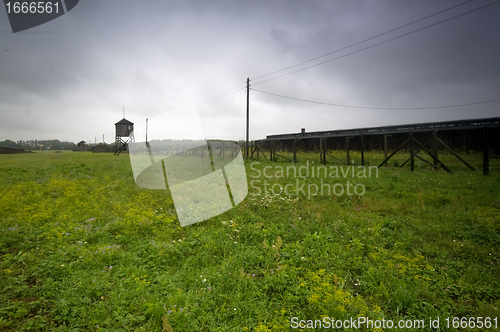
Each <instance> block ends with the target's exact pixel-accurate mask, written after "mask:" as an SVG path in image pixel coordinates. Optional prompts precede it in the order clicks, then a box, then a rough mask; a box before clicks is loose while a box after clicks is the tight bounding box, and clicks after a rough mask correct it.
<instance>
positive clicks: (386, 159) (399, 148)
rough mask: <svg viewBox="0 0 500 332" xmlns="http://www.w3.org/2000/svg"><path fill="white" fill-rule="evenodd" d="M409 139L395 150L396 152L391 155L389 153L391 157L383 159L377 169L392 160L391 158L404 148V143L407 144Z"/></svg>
mask: <svg viewBox="0 0 500 332" xmlns="http://www.w3.org/2000/svg"><path fill="white" fill-rule="evenodd" d="M409 140H410V139H409V138H408V139H407V140H406V141H404V143H403V144H401V145H400V146H399V147H398V148H397V149H396V151H394V152H393V153H391V155H390V156H389V157H387V158H385V159H384V161H383V162H382V163H381V164H380V165H379V166H378V167H379V168H380V167H382V165H383V164H385V163H386V162H387V161H388V160H389V159H391V158H392V156H394V155H395V154H396V153H397V152H398V151H399V150H401V149H402V148H404V146H405V145H406V143H408V141H409Z"/></svg>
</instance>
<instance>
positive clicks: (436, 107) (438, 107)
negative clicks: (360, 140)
mask: <svg viewBox="0 0 500 332" xmlns="http://www.w3.org/2000/svg"><path fill="white" fill-rule="evenodd" d="M252 90H253V91H257V92H260V93H265V94H268V95H272V96H276V97H281V98H286V99H292V100H298V101H302V102H306V103H312V104H321V105H328V106H337V107H347V108H361V109H373V110H431V109H440V108H456V107H464V106H473V105H480V104H488V103H494V102H498V101H500V98H498V99H491V100H484V101H478V102H473V103H466V104H458V105H445V106H421V107H372V106H355V105H343V104H335V103H326V102H320V101H313V100H306V99H300V98H294V97H289V96H283V95H279V94H277V93H272V92H266V91H262V90H257V89H252Z"/></svg>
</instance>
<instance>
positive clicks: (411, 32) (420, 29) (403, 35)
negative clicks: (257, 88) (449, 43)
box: [253, 1, 500, 85]
mask: <svg viewBox="0 0 500 332" xmlns="http://www.w3.org/2000/svg"><path fill="white" fill-rule="evenodd" d="M499 3H500V1H494V2H492V3H489V4H486V5H483V6H481V7H477V8H474V9H471V10H469V11H466V12H463V13H461V14H457V15H455V16H452V17H449V18H446V19H443V20H441V21H439V22H436V23H432V24H429V25H427V26H424V27H421V28H418V29H416V30H413V31H410V32H407V33H404V34H402V35H399V36H396V37H392V38H389V39H387V40H384V41H381V42H378V43H375V44H373V45H370V46H366V47H363V48H361V49H358V50H356V51H352V52H349V53H346V54H343V55H341V56H338V57H336V58H332V59H328V60H325V61H322V62H319V63H316V64H313V65H310V66H307V67H304V68H301V69H297V70H294V71H292V72H289V73H286V74H282V75H279V76H275V77H271V78H269V79H266V80H263V81H260V82H256V83H253V85H257V84H261V83H264V82H268V81H271V80H275V79H277V78H281V77H283V76H287V75H291V74H294V73H297V72H300V71H303V70H306V69H309V68H313V67H317V66H320V65H322V64H325V63H328V62H331V61H334V60H338V59H341V58H344V57H346V56H349V55H352V54H355V53H359V52H362V51H365V50H367V49H370V48H373V47H375V46H379V45H382V44H385V43H388V42H391V41H393V40H396V39H399V38H403V37H406V36H408V35H411V34H414V33H416V32H419V31H422V30H425V29H428V28H431V27H434V26H436V25H439V24H442V23H445V22H448V21H451V20H454V19H456V18H459V17H462V16H465V15H468V14H470V13H473V12H476V11H479V10H482V9H484V8H487V7H490V6H494V5H497V4H499ZM424 19H425V18H424ZM421 20H422V19H421ZM409 24H412V23H408V25H409ZM395 30H397V29H395ZM384 34H385V33H384ZM373 38H375V37H373ZM373 38H369V39H367V40H370V39H373ZM362 42H364V41H362ZM362 42H359V43H356V44H353V45H357V44H360V43H362ZM353 45H351V46H353ZM348 47H350V46H347V47H345V48H348ZM345 48H343V49H345ZM340 50H342V49H340ZM340 50H337V51H340ZM337 51H334V52H330V53H329V54H332V53H335V52H337ZM321 57H322V56H321ZM321 57H318V58H321ZM318 58H315V59H318ZM309 61H312V60H309ZM309 61H306V62H309ZM299 65H300V64H299ZM292 67H295V66H292ZM292 67H289V68H292ZM283 70H286V69H283ZM283 70H280V71H283ZM280 71H278V72H280ZM269 75H271V74H268V75H264V76H269ZM264 76H261V77H264Z"/></svg>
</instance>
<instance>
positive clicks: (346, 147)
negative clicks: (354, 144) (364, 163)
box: [345, 137, 351, 165]
mask: <svg viewBox="0 0 500 332" xmlns="http://www.w3.org/2000/svg"><path fill="white" fill-rule="evenodd" d="M345 152H346V154H347V165H350V164H351V157H350V156H349V137H346V138H345Z"/></svg>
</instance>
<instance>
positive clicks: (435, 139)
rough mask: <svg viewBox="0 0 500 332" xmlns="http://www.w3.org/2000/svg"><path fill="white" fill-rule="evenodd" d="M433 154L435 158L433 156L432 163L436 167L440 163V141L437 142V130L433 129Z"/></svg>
mask: <svg viewBox="0 0 500 332" xmlns="http://www.w3.org/2000/svg"><path fill="white" fill-rule="evenodd" d="M432 154H433V155H434V157H435V158H432V159H433V161H432V164H433V165H434V167H437V165H438V142H437V131H435V130H433V131H432Z"/></svg>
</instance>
